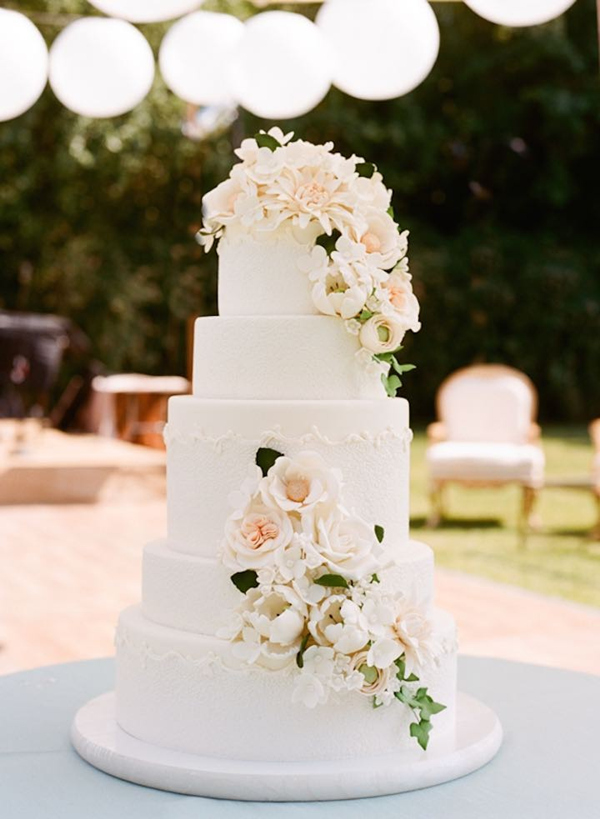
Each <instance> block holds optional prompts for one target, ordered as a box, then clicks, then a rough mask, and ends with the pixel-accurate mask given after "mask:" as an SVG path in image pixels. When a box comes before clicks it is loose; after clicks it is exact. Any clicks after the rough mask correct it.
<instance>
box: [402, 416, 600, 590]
mask: <svg viewBox="0 0 600 819" xmlns="http://www.w3.org/2000/svg"><path fill="white" fill-rule="evenodd" d="M543 443H544V450H545V452H546V475H547V477H548V478H553V477H556V478H558V477H566V478H573V477H584V476H586V475H588V474H589V472H590V465H591V460H592V446H591V443H590V439H589V436H588V433H587V430H586V429H585V427H548V428H544V430H543ZM425 448H426V436H425V433H424V431H417V432H416V433H415V440H414V442H413V447H412V476H411V493H412V494H411V507H412V523H411V525H412V531H413V536H414V537H416V538H419V539H422V540H424V541H426V542H427V543H429V545H430V546H431V547H432V548H433V549H434V551H435V555H436V561H437V564H438V565H439V566H443V567H446V568H449V569H458V570H460V571H464V572H468V573H470V574H475V575H480V576H482V577H487V578H490V579H491V580H497V581H500V582H502V583H510V584H512V585H515V586H521V587H523V588H525V589H529V590H531V591H535V592H540V593H542V594H549V595H555V596H559V597H563V598H567V599H569V600H574V601H576V602H579V603H586V604H588V605H593V606H600V542H598V541H595V540H592V539H590V537H589V534H590V530H591V529H592V528H593V527H594V526H595V524H596V520H597V511H596V502H595V500H594V498H593V496H592V494H591V492H589V491H586V490H573V489H553V488H547V489H544V490H542V492H541V495H540V498H539V502H538V506H537V512H538V514H539V517H540V518H541V524H542V525H541V529H540V530H539V531H536V532H534V533H532V534H530V535H529V537H528V538H527V543H526V545H525V546H524V547H523V546H522V545H521V544H520V541H519V532H518V528H517V524H518V514H519V510H520V503H521V493H520V490H519V489H518V487H516V486H508V487H503V488H499V489H467V488H463V487H460V486H457V485H454V486H452V485H451V486H449V487H447V488H446V495H445V506H446V515H447V519H446V521H445V522H443V523H442V524H441V526H440V527H439V528H438V529H434V530H431V529H427V528H426V527H425V521H426V518H427V516H428V514H429V510H430V506H429V498H428V495H427V477H426V469H425Z"/></svg>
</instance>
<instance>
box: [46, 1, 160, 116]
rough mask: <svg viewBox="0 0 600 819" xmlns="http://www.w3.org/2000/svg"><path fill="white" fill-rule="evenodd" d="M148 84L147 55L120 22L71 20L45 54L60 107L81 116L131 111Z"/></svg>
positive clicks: (144, 44)
mask: <svg viewBox="0 0 600 819" xmlns="http://www.w3.org/2000/svg"><path fill="white" fill-rule="evenodd" d="M153 79H154V56H153V54H152V49H151V48H150V45H149V44H148V41H147V40H146V38H145V37H144V35H143V34H142V33H141V32H140V31H138V30H137V28H135V26H132V25H131V23H126V22H125V21H124V20H113V19H105V18H101V17H84V18H82V19H80V20H76V21H75V22H74V23H71V24H70V25H68V26H67V27H66V28H65V29H63V31H61V33H60V34H59V35H58V37H57V38H56V40H55V41H54V43H53V45H52V48H51V49H50V85H51V86H52V90H53V91H54V93H55V94H56V96H57V97H58V99H59V100H60V101H61V102H62V103H63V105H65V106H66V107H67V108H70V109H71V111H74V112H75V113H76V114H81V115H82V116H86V117H115V116H119V115H120V114H124V113H126V112H127V111H131V109H132V108H135V106H136V105H138V103H140V102H141V101H142V100H143V99H144V97H145V96H146V94H147V93H148V91H149V90H150V88H151V87H152V82H153Z"/></svg>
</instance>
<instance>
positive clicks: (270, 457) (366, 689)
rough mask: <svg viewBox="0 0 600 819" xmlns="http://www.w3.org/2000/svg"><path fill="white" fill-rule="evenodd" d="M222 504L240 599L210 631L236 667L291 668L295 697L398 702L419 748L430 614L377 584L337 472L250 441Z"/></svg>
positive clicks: (375, 548)
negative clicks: (253, 454) (343, 695)
mask: <svg viewBox="0 0 600 819" xmlns="http://www.w3.org/2000/svg"><path fill="white" fill-rule="evenodd" d="M230 500H231V503H232V506H233V507H234V511H233V513H232V514H231V515H230V517H229V519H228V521H227V524H226V531H225V538H224V540H223V544H222V547H221V560H222V562H223V563H224V564H225V566H226V567H227V568H228V569H229V570H232V571H233V574H232V576H231V580H232V582H233V583H234V584H235V586H236V587H237V588H238V589H239V591H240V592H241V593H242V594H243V595H244V596H243V599H242V600H241V602H240V605H239V606H238V607H237V609H236V610H235V611H233V612H232V614H231V620H230V622H229V623H228V624H227V625H226V626H225V627H224V628H223V629H221V630H220V631H219V635H218V636H220V637H222V638H225V639H228V640H230V641H231V642H232V653H233V655H234V656H235V657H236V658H237V659H238V660H239V661H241V662H242V664H244V665H247V666H258V667H261V668H263V669H267V670H269V671H279V670H282V669H290V670H292V672H293V673H294V674H295V676H296V682H295V687H294V692H293V702H295V703H296V702H298V703H303V704H304V705H305V706H307V707H309V708H314V707H316V706H317V705H322V704H325V703H326V702H327V701H328V699H329V697H330V696H331V695H332V694H334V692H342V691H352V692H356V693H357V694H358V695H363V696H366V697H369V698H370V699H371V700H372V703H373V706H374V707H375V708H378V707H380V706H388V705H389V704H390V703H392V702H395V701H398V702H400V703H402V704H403V705H404V706H405V707H408V708H410V709H411V710H412V712H413V714H414V717H415V720H414V722H412V723H411V725H410V733H411V736H413V737H415V739H416V740H417V741H418V743H419V745H420V746H421V747H422V748H423V749H426V748H427V743H428V740H429V732H430V730H431V718H432V717H433V716H434V715H435V714H437V713H439V712H440V711H442V710H444V707H445V706H443V705H441V704H440V703H437V702H435V701H434V700H433V698H432V697H431V696H430V695H429V694H428V692H427V689H426V688H423V687H416V686H415V685H414V684H415V683H417V682H418V680H419V675H420V673H421V672H422V669H423V668H424V667H425V666H427V665H428V664H430V663H432V662H434V661H435V660H436V657H437V654H438V652H439V646H438V645H437V643H436V641H435V639H434V636H433V627H432V622H431V620H430V618H429V617H428V616H427V613H426V612H424V611H423V610H422V608H420V607H419V606H418V605H416V604H415V603H414V602H411V601H410V600H408V599H406V598H405V597H404V596H403V595H400V594H393V593H390V592H387V591H385V588H384V586H385V584H383V583H382V582H381V579H380V577H379V575H378V572H379V573H382V572H383V570H384V568H385V558H384V550H383V547H382V546H381V544H382V541H383V538H384V531H383V529H382V527H381V526H371V525H369V524H368V523H367V522H366V521H364V520H363V519H362V518H360V517H357V516H356V515H354V514H352V513H351V512H349V511H348V510H347V509H346V508H345V506H344V505H343V499H342V476H341V474H340V473H339V472H338V471H337V470H336V469H333V468H331V467H330V466H329V465H328V464H327V463H326V462H325V460H324V459H323V458H322V456H321V455H320V454H318V453H316V452H310V451H303V452H300V453H299V454H298V455H297V456H296V457H294V458H290V457H285V456H284V455H282V454H281V453H279V452H276V451H275V450H272V449H266V448H262V449H259V450H258V453H257V458H256V466H253V467H252V468H251V470H250V474H249V476H248V478H247V480H246V481H245V482H244V484H243V485H242V487H241V488H240V490H239V491H237V492H235V493H233V494H232V496H231V498H230Z"/></svg>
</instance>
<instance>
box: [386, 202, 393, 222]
mask: <svg viewBox="0 0 600 819" xmlns="http://www.w3.org/2000/svg"><path fill="white" fill-rule="evenodd" d="M387 215H388V216H391V217H392V219H393V218H394V206H393V205H390V206H389V208H388V209H387Z"/></svg>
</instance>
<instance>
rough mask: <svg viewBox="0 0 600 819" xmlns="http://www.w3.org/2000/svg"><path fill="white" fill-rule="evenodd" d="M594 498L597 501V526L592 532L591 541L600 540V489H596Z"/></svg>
mask: <svg viewBox="0 0 600 819" xmlns="http://www.w3.org/2000/svg"><path fill="white" fill-rule="evenodd" d="M594 498H595V499H596V524H595V526H594V528H593V529H592V531H591V532H590V539H591V540H600V487H595V489H594Z"/></svg>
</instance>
